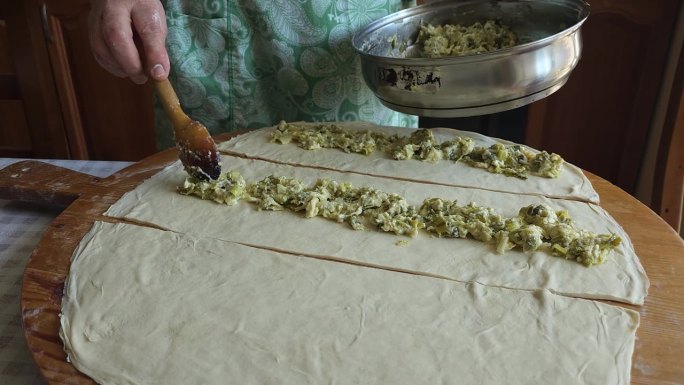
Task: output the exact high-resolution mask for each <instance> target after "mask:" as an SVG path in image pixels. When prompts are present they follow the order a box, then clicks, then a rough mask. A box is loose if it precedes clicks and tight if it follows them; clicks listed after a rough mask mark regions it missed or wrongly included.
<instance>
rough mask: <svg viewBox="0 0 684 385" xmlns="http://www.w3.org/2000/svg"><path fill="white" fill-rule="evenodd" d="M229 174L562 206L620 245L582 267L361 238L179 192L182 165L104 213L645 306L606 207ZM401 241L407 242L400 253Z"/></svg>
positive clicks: (336, 175)
mask: <svg viewBox="0 0 684 385" xmlns="http://www.w3.org/2000/svg"><path fill="white" fill-rule="evenodd" d="M223 168H224V170H230V169H234V170H237V171H239V172H240V173H241V174H242V175H243V176H244V177H245V179H246V180H247V181H249V182H255V181H258V180H261V179H263V178H265V177H266V176H268V175H272V174H273V175H279V176H288V177H295V178H297V179H300V180H302V181H304V182H305V183H307V184H312V183H313V182H315V181H316V180H317V179H319V178H329V179H333V180H337V181H345V182H351V183H353V184H354V185H356V186H372V187H375V188H378V189H380V190H383V191H386V192H394V193H397V194H399V195H401V196H403V197H405V198H406V199H407V200H408V202H409V203H410V204H414V205H419V204H420V203H422V201H423V199H425V198H429V197H439V198H443V199H450V200H454V199H455V200H458V202H460V203H461V204H466V203H469V202H475V203H476V204H478V205H482V206H488V207H493V208H495V209H497V212H498V213H499V214H501V215H503V216H515V215H516V214H517V212H518V210H519V209H520V208H521V207H523V206H527V205H530V204H539V203H542V204H546V205H548V206H550V207H552V208H554V209H555V210H560V209H565V210H567V211H568V212H569V213H570V215H571V217H572V218H573V219H574V220H575V223H576V224H577V226H578V227H580V228H584V229H587V230H590V231H593V232H595V233H616V234H618V235H620V237H622V239H623V242H622V244H621V245H620V246H619V247H618V249H616V250H615V251H613V252H611V253H610V254H609V255H608V257H607V258H606V259H607V261H606V262H605V263H603V264H601V265H597V266H592V267H590V268H587V267H584V266H582V265H581V264H579V263H576V262H572V261H566V260H564V259H561V258H558V257H553V256H551V255H549V254H546V253H543V252H535V253H531V254H525V253H523V252H520V251H516V250H511V251H508V252H507V253H506V254H504V255H499V254H496V252H495V249H494V246H493V245H489V244H484V243H481V242H478V241H474V240H468V239H440V238H432V237H430V236H429V235H427V234H425V233H423V234H420V235H419V236H418V237H416V238H408V237H399V236H396V235H394V234H388V233H382V232H375V231H355V230H352V229H351V228H350V227H348V226H347V225H345V224H341V223H335V222H332V221H329V220H326V219H323V218H312V219H305V218H304V217H303V216H301V215H299V214H295V213H291V212H287V211H285V212H271V211H258V210H257V209H256V207H255V206H254V205H251V204H249V203H247V202H240V203H238V204H236V205H235V206H232V207H228V206H225V205H219V204H216V203H214V202H211V201H202V200H200V199H198V198H195V197H188V196H182V195H180V194H178V193H177V192H176V186H179V185H180V184H181V183H182V182H183V180H184V178H185V175H186V174H185V173H184V172H183V171H182V168H181V167H180V164H179V163H176V164H174V165H172V166H169V167H168V168H166V169H165V170H163V171H162V172H160V173H158V174H157V175H155V176H153V177H152V178H150V179H149V180H147V181H145V182H144V183H143V184H141V185H140V186H138V187H137V188H135V189H134V190H132V191H131V192H129V193H127V194H126V195H124V196H123V197H122V199H121V200H119V201H118V202H117V203H115V204H114V205H113V206H112V207H111V208H110V209H109V210H108V211H107V212H106V215H109V216H113V217H119V218H127V219H130V220H135V221H139V222H144V223H151V224H154V225H157V226H160V227H163V228H166V229H170V230H173V231H177V232H180V233H186V234H192V235H195V236H201V237H204V236H206V237H213V238H217V239H221V240H226V241H233V242H239V243H242V244H247V245H253V246H257V247H262V248H267V249H273V250H280V251H285V252H292V253H296V254H303V255H310V256H320V257H324V258H331V259H339V260H344V261H351V262H354V263H359V264H365V265H372V266H381V267H383V268H388V269H395V270H404V271H410V272H415V273H420V274H425V275H432V276H438V277H444V278H448V279H453V280H458V281H463V282H479V283H481V284H485V285H491V286H500V287H506V288H513V289H526V290H538V289H548V290H550V291H553V292H556V293H560V294H564V295H569V296H574V297H583V298H600V299H612V300H617V301H623V302H628V303H633V304H642V303H643V300H644V297H645V295H646V292H647V288H648V279H647V277H646V274H645V273H644V270H643V268H642V266H641V264H640V263H639V259H638V258H637V256H636V254H635V252H634V248H633V246H632V244H631V242H630V240H629V237H628V236H627V234H626V233H625V232H624V230H622V228H621V227H620V226H619V225H618V224H617V223H616V222H615V221H614V220H613V219H612V218H611V217H610V215H608V213H606V212H605V211H604V210H603V209H601V208H600V207H598V206H596V205H593V204H589V203H585V202H579V201H568V200H558V199H555V200H554V199H548V198H544V197H540V196H533V195H520V194H507V193H500V192H492V191H486V190H478V189H468V188H458V187H448V186H440V185H434V184H423V183H415V182H407V181H399V180H394V179H387V178H379V177H371V176H367V175H359V174H354V173H341V172H336V171H330V170H320V169H313V168H303V167H292V166H288V165H283V164H276V163H270V162H265V161H260V160H254V159H244V158H237V157H230V156H223ZM399 240H408V241H409V242H408V244H407V245H403V246H397V245H396V243H397V241H399Z"/></svg>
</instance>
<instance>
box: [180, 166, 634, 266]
mask: <svg viewBox="0 0 684 385" xmlns="http://www.w3.org/2000/svg"><path fill="white" fill-rule="evenodd" d="M178 191H179V193H181V194H183V195H193V196H197V197H199V198H201V199H205V200H213V201H215V202H218V203H222V204H227V205H229V206H230V205H233V204H235V203H236V202H237V201H238V200H240V199H245V200H247V201H249V202H251V203H255V204H256V205H258V207H259V209H260V210H270V211H279V210H286V209H287V210H291V211H294V212H303V213H304V216H305V217H306V218H313V217H316V216H321V217H323V218H327V219H331V220H334V221H337V222H344V223H347V224H349V225H350V226H351V227H352V228H353V229H355V230H365V229H367V228H368V227H372V228H376V229H379V230H382V231H385V232H392V233H394V234H397V235H409V236H415V235H416V234H417V233H418V231H419V230H420V229H424V230H425V231H427V232H428V233H430V234H431V235H434V236H437V237H444V238H472V239H475V240H478V241H482V242H485V243H493V244H494V245H495V247H496V250H497V252H498V253H500V254H503V253H504V252H505V251H506V250H510V249H514V248H520V249H522V250H523V251H525V252H532V251H537V250H540V251H546V252H547V253H549V254H551V255H554V256H558V257H563V258H565V259H568V260H574V261H576V262H579V263H581V264H583V265H585V266H592V265H597V264H600V263H603V261H604V260H605V256H606V255H607V254H608V253H609V252H610V251H611V250H613V249H615V248H616V247H618V246H619V245H620V242H621V238H620V237H619V236H617V235H615V234H595V233H593V232H590V231H587V230H583V229H579V228H577V227H576V226H575V224H574V222H573V221H572V218H570V216H569V214H568V212H567V211H564V210H561V211H554V210H553V209H552V208H550V207H548V206H546V205H529V206H526V207H523V208H521V209H520V210H519V212H518V215H517V216H515V217H511V218H505V217H502V216H500V215H498V214H496V212H495V211H494V209H492V208H489V207H481V206H477V205H475V204H474V203H470V204H468V205H465V206H463V205H459V204H458V203H457V202H456V201H449V200H443V199H440V198H430V199H426V200H425V201H423V204H422V205H421V206H420V207H414V206H413V205H410V204H409V203H408V202H407V201H406V199H405V198H403V197H401V196H399V195H397V194H393V193H387V192H384V191H380V190H377V189H374V188H372V187H355V186H353V185H352V184H351V183H341V182H337V181H332V180H328V179H319V180H318V181H317V182H316V184H315V185H313V186H307V185H306V184H305V183H303V182H302V181H300V180H297V179H295V178H287V177H279V176H273V175H271V176H269V177H267V178H265V179H263V180H261V181H258V182H256V183H251V184H246V183H245V180H244V179H243V178H242V176H241V175H240V174H239V173H238V172H236V171H230V172H228V173H224V174H222V175H221V177H220V178H219V179H218V180H216V181H210V182H207V181H201V180H198V179H196V178H193V177H189V178H187V179H186V180H185V182H184V183H183V185H182V186H179V187H178Z"/></svg>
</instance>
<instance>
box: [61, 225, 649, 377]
mask: <svg viewBox="0 0 684 385" xmlns="http://www.w3.org/2000/svg"><path fill="white" fill-rule="evenodd" d="M638 323H639V316H638V313H636V312H634V311H632V310H627V309H622V308H619V307H616V306H610V305H606V304H602V303H597V302H593V301H587V300H579V299H571V298H565V297H560V296H557V295H553V294H551V293H548V292H538V293H530V292H525V291H517V290H506V289H499V288H491V287H486V286H481V285H478V284H463V283H458V282H451V281H447V280H438V279H432V278H428V277H419V276H412V275H409V274H402V273H397V272H390V271H385V270H378V269H371V268H364V267H358V266H352V265H348V264H342V263H335V262H328V261H320V260H315V259H312V258H306V257H297V256H293V255H283V254H278V253H274V252H270V251H265V250H259V249H255V248H250V247H245V246H240V245H237V244H234V243H228V242H221V241H217V240H211V239H197V238H193V237H188V236H185V235H179V234H175V233H171V232H164V231H160V230H155V229H150V228H142V227H139V226H132V225H125V224H109V223H103V222H97V223H95V225H94V226H93V229H92V230H91V231H90V232H89V233H88V234H87V235H86V236H85V237H84V238H83V240H82V241H81V244H80V246H79V247H78V249H77V250H76V252H75V255H74V258H73V262H72V266H71V271H70V274H69V279H68V281H67V285H66V289H65V298H64V300H63V302H62V316H61V330H60V335H61V337H62V339H63V341H64V343H65V346H66V350H67V352H68V353H69V356H70V358H71V360H72V362H73V364H74V365H75V366H76V368H78V369H79V370H80V371H82V372H84V373H86V374H87V375H89V376H90V377H92V378H93V379H95V380H96V381H97V382H99V383H101V384H105V385H110V384H111V385H114V384H117V385H123V384H127V385H132V384H148V385H153V384H164V385H175V384H183V385H185V384H207V385H210V384H226V383H240V384H245V385H251V384H282V385H288V384H333V383H334V384H338V385H344V384H361V383H364V384H412V385H416V384H457V383H458V384H501V383H502V381H505V383H507V384H511V385H516V384H526V385H527V384H551V383H553V384H558V385H563V384H568V385H569V384H573V385H574V384H578V383H582V384H596V385H599V384H600V385H603V384H617V385H627V384H629V381H630V366H631V365H630V358H631V354H632V351H633V348H634V340H635V331H636V328H637V327H638Z"/></svg>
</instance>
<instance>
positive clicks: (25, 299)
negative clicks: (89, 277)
mask: <svg viewBox="0 0 684 385" xmlns="http://www.w3.org/2000/svg"><path fill="white" fill-rule="evenodd" d="M227 138H229V136H228V135H224V136H223V137H221V139H224V140H225V139H227ZM176 159H177V158H176V152H175V150H167V151H164V152H161V153H158V154H156V155H153V156H151V157H149V158H147V159H144V160H142V161H140V162H138V163H136V164H134V165H132V166H130V167H128V168H126V169H124V170H122V171H120V172H118V173H116V174H114V175H112V176H110V177H108V178H105V179H100V178H96V177H91V176H87V175H84V174H81V173H78V172H74V171H70V170H66V169H62V168H59V167H55V166H52V165H49V164H46V163H40V162H35V161H25V162H20V163H16V164H14V165H12V166H9V167H8V168H5V169H3V170H0V198H2V199H12V200H21V201H28V202H42V203H50V204H55V203H58V204H69V206H68V208H67V209H65V210H64V212H62V214H61V215H59V216H58V217H57V218H56V219H55V221H54V222H53V223H52V224H51V225H50V226H49V228H48V229H47V230H46V232H45V234H44V235H43V239H42V240H41V242H40V243H39V244H38V247H37V248H36V249H35V250H34V252H33V254H32V255H31V257H30V259H29V262H28V264H27V266H26V270H25V272H24V279H23V284H22V296H21V312H22V320H23V324H24V331H25V335H26V341H27V344H28V347H29V349H30V351H31V353H32V355H33V357H34V359H35V361H36V364H37V365H38V367H39V368H40V371H41V372H42V374H43V376H45V378H46V380H47V382H48V383H49V384H51V385H57V384H94V382H93V381H92V380H91V379H90V378H89V377H87V376H85V375H83V374H81V373H80V372H78V371H77V370H76V369H75V368H74V367H73V366H72V365H71V364H70V363H68V362H66V354H65V353H64V350H63V345H62V341H61V340H60V338H59V312H60V305H61V300H62V291H63V288H64V281H65V279H66V277H67V274H68V272H69V264H70V259H71V255H72V253H73V251H74V249H75V248H76V246H77V245H78V243H79V242H80V240H81V238H82V237H83V236H84V235H85V234H86V232H88V230H89V229H90V227H91V226H92V224H93V222H94V221H97V220H101V221H107V222H116V220H114V219H111V218H107V217H104V216H102V213H103V212H104V211H105V210H107V208H108V207H109V206H110V205H111V204H112V203H114V202H116V201H117V200H118V199H119V198H120V197H121V196H122V195H123V194H124V193H126V192H127V191H130V190H132V189H133V188H135V187H136V186H137V185H138V184H140V183H141V182H142V181H143V180H145V179H146V178H148V177H150V176H152V175H153V174H155V173H156V172H157V171H159V170H160V169H161V168H163V167H164V166H166V165H167V164H169V163H170V162H173V161H174V160H176ZM587 175H588V177H589V179H590V180H591V182H592V183H593V185H594V188H595V189H596V191H597V192H598V193H599V195H600V197H601V202H602V204H601V205H602V206H603V208H605V209H606V210H607V211H608V212H609V213H610V214H611V215H613V217H614V218H615V219H616V220H617V221H618V223H620V224H621V225H622V226H623V227H624V229H625V231H626V232H627V234H629V236H630V237H631V239H632V242H633V243H634V246H635V248H636V252H637V254H638V255H639V257H640V259H641V262H642V264H643V265H644V268H645V269H646V272H647V274H648V277H649V279H650V280H651V288H650V290H649V295H648V297H647V298H646V303H645V304H644V306H641V307H638V306H629V305H623V304H620V306H625V307H630V308H633V309H635V310H637V311H639V312H640V314H641V326H640V327H639V330H638V331H637V341H636V346H635V351H634V356H633V365H632V384H659V385H666V384H667V385H672V384H684V279H683V278H682V275H684V241H682V239H681V238H680V237H679V236H678V235H677V233H675V232H674V230H673V229H672V228H671V227H670V226H668V225H667V224H666V223H665V222H664V221H663V220H662V219H661V218H660V217H658V216H657V215H656V214H655V213H653V212H652V211H651V210H650V209H648V208H647V207H646V206H644V205H643V204H641V203H640V202H639V201H638V200H636V199H635V198H633V197H632V196H630V195H628V194H627V193H625V192H624V191H622V190H620V189H619V188H618V187H616V186H614V185H612V184H610V183H609V182H607V181H605V180H603V179H601V178H599V177H597V176H594V175H591V174H589V173H587Z"/></svg>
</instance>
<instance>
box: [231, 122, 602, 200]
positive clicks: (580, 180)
mask: <svg viewBox="0 0 684 385" xmlns="http://www.w3.org/2000/svg"><path fill="white" fill-rule="evenodd" d="M298 124H299V123H298ZM301 124H307V123H301ZM309 124H311V123H309ZM339 124H340V125H342V126H343V127H345V128H347V129H351V130H373V131H378V132H382V133H385V134H388V135H393V134H399V135H402V136H408V135H410V134H411V132H413V131H414V130H415V129H412V128H397V127H385V126H377V125H374V124H372V123H367V122H349V123H346V122H345V123H339ZM273 130H275V128H273V127H269V128H264V129H260V130H255V131H251V132H249V133H246V134H244V135H240V136H237V137H235V138H233V139H231V140H229V141H227V142H223V143H220V144H219V145H218V148H219V150H221V151H222V152H225V153H228V154H235V155H240V156H246V157H250V158H256V159H265V160H271V161H275V162H281V163H285V164H291V165H296V166H309V167H320V168H326V169H330V170H338V171H351V172H357V173H361V174H367V175H375V176H385V177H391V178H397V179H408V180H414V181H419V182H429V183H437V184H442V185H446V186H459V187H475V188H482V189H487V190H493V191H503V192H512V193H522V194H532V195H542V196H547V197H552V198H565V199H575V200H581V201H587V202H592V203H598V202H599V196H598V194H597V193H596V191H595V190H594V188H593V187H592V185H591V182H589V180H588V179H587V177H586V176H584V173H583V172H582V170H580V169H579V168H578V167H577V166H574V165H572V164H569V163H567V162H565V163H564V164H563V166H562V168H561V170H562V171H561V174H560V176H559V177H558V178H553V179H550V178H543V177H539V176H530V177H529V178H528V179H526V180H522V179H518V178H515V177H507V176H505V175H501V174H493V173H490V172H487V171H485V170H482V169H479V168H474V167H471V166H469V165H467V164H465V163H463V162H451V161H444V160H443V161H440V162H438V163H436V164H434V163H429V162H421V161H419V160H404V161H397V160H394V159H391V158H390V157H389V156H387V155H386V154H383V153H381V152H379V151H375V152H374V153H372V154H370V155H367V156H365V155H359V154H347V153H344V152H342V151H340V150H337V149H320V150H314V151H311V150H304V149H302V148H300V147H298V146H297V145H296V144H294V143H290V144H287V145H283V144H277V143H271V142H270V135H271V132H273ZM432 131H433V133H434V135H435V138H436V139H437V141H439V142H443V141H446V140H449V139H453V138H454V137H457V136H463V137H470V138H472V139H473V140H474V141H475V145H480V146H485V147H489V146H491V145H492V144H495V143H504V144H506V145H512V144H515V143H512V142H509V141H505V140H501V139H495V138H490V137H487V136H484V135H480V134H476V133H472V132H466V131H458V130H453V129H449V128H433V129H432ZM524 147H526V146H524ZM526 148H529V147H526ZM529 149H530V151H532V152H534V153H537V152H539V151H537V150H535V149H532V148H529Z"/></svg>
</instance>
